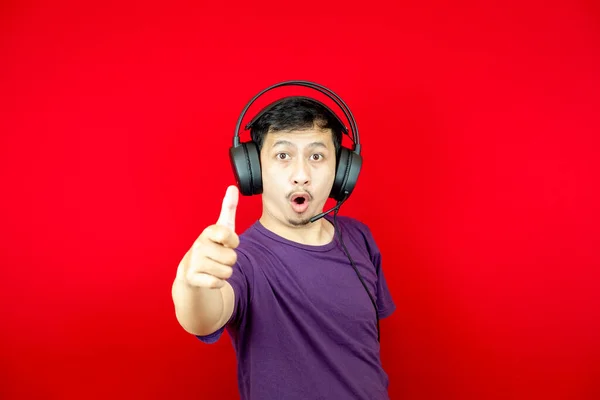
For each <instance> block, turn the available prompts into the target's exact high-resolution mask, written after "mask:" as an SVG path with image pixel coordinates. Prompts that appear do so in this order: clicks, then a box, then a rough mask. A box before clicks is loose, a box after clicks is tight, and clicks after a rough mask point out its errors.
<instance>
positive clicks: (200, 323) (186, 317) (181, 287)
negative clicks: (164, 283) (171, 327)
mask: <svg viewBox="0 0 600 400" xmlns="http://www.w3.org/2000/svg"><path fill="white" fill-rule="evenodd" d="M172 296H173V303H174V304H175V315H176V317H177V321H178V322H179V324H180V325H181V326H182V327H183V329H185V330H186V331H187V332H189V333H191V334H194V335H199V336H203V335H208V334H211V333H213V332H214V331H216V330H217V329H218V328H219V327H220V326H219V324H220V321H221V320H222V315H223V310H224V306H223V304H224V303H223V295H222V294H221V290H220V289H210V288H199V287H192V286H190V285H188V284H187V283H186V282H185V281H184V279H182V278H181V277H180V276H177V277H176V278H175V281H174V282H173V288H172Z"/></svg>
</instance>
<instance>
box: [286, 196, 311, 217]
mask: <svg viewBox="0 0 600 400" xmlns="http://www.w3.org/2000/svg"><path fill="white" fill-rule="evenodd" d="M309 200H310V196H309V195H308V194H307V193H297V194H294V195H293V196H292V197H291V199H290V201H291V204H292V208H293V209H294V211H296V212H297V213H301V212H304V211H306V209H307V208H308V203H309Z"/></svg>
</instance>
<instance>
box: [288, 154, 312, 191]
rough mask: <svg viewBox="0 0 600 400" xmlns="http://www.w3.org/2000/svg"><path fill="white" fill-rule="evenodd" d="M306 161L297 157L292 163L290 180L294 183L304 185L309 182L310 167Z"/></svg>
mask: <svg viewBox="0 0 600 400" xmlns="http://www.w3.org/2000/svg"><path fill="white" fill-rule="evenodd" d="M309 168H310V167H309V165H308V162H307V161H306V160H303V159H298V160H297V162H296V163H295V165H294V171H293V173H292V181H293V183H294V185H301V186H305V185H308V184H309V183H310V169H309Z"/></svg>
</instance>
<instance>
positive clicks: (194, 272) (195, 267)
mask: <svg viewBox="0 0 600 400" xmlns="http://www.w3.org/2000/svg"><path fill="white" fill-rule="evenodd" d="M238 198H239V191H238V188H237V187H236V186H229V187H228V188H227V191H226V193H225V197H224V198H223V205H222V206H221V215H219V219H218V220H217V223H216V224H214V225H210V226H208V227H207V228H206V229H204V231H202V234H200V236H199V237H198V239H196V241H195V242H194V244H193V245H192V247H191V249H190V250H189V252H188V256H187V257H184V259H183V261H182V262H183V273H184V280H185V282H186V283H187V284H188V285H190V286H193V287H200V288H212V289H216V288H221V287H223V285H225V280H226V279H229V277H231V274H232V273H233V268H232V267H233V265H234V264H235V263H236V261H237V254H236V253H235V251H234V249H235V248H236V247H237V246H238V245H239V244H240V239H239V237H238V235H237V234H236V233H235V212H236V209H237V205H238Z"/></svg>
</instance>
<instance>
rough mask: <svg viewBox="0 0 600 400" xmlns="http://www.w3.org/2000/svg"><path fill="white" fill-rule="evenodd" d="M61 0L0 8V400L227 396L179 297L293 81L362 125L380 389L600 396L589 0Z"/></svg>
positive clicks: (599, 41)
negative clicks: (263, 104) (378, 278)
mask: <svg viewBox="0 0 600 400" xmlns="http://www.w3.org/2000/svg"><path fill="white" fill-rule="evenodd" d="M36 3H38V4H36ZM52 3H53V4H52V5H44V4H42V2H35V1H33V2H27V3H25V2H21V3H20V2H14V1H13V2H10V1H9V2H3V3H2V5H1V6H0V60H1V61H0V99H1V100H0V113H1V115H0V133H1V135H0V171H1V185H2V196H1V197H0V198H1V200H0V201H1V202H2V204H1V211H0V212H1V214H0V221H1V226H2V229H1V233H0V235H1V236H0V251H1V253H0V254H1V259H0V265H1V272H0V299H1V301H2V303H1V307H2V308H1V309H0V312H1V324H2V327H1V329H0V354H1V357H0V397H1V398H3V399H17V398H44V399H52V398H57V399H58V398H60V399H67V398H78V399H80V398H103V399H104V398H113V399H114V398H125V397H126V398H156V399H165V398H180V399H186V398H187V399H194V398H200V399H213V398H221V399H234V398H236V397H237V387H236V375H235V357H234V353H233V350H232V348H231V345H230V342H229V339H228V338H227V337H225V338H224V340H222V341H221V342H219V343H218V344H216V345H213V346H208V345H203V344H201V343H200V342H198V341H197V340H196V339H195V338H193V337H191V336H189V335H188V334H186V333H185V332H184V331H183V330H182V329H181V328H180V327H179V326H178V324H177V321H176V319H175V316H174V311H173V306H172V302H171V294H170V287H171V282H172V279H173V277H174V275H175V269H176V267H177V264H178V262H179V260H180V259H181V257H182V256H183V254H184V252H185V251H186V250H187V248H188V247H189V246H190V245H191V243H192V241H193V240H194V239H195V237H196V236H197V235H199V234H200V232H201V231H202V229H203V228H204V227H205V226H207V225H208V224H212V223H214V222H215V221H216V218H217V217H218V213H219V209H220V203H221V199H222V196H223V193H224V190H225V188H226V186H227V185H228V184H230V183H231V182H232V180H233V178H232V173H231V170H230V168H229V161H228V159H227V150H228V146H229V145H230V142H231V136H232V133H233V130H234V126H235V122H236V119H237V117H238V115H239V112H240V111H241V109H242V107H243V106H244V105H245V103H246V102H247V101H248V100H249V98H250V97H252V96H253V95H254V94H255V93H257V92H258V91H259V90H261V89H262V88H264V87H266V86H268V85H270V84H272V83H275V82H277V81H280V80H284V79H308V80H314V81H317V82H319V83H322V84H325V85H327V86H329V87H330V88H332V89H333V90H335V91H336V92H338V94H340V95H341V96H342V97H343V98H344V99H345V100H346V102H347V103H348V104H349V105H350V107H351V109H352V111H353V112H354V114H355V116H356V118H357V120H358V123H359V127H360V129H361V133H362V137H361V138H362V142H363V146H364V148H363V156H364V160H365V162H364V169H363V173H362V175H361V177H360V179H359V184H358V187H357V189H356V190H355V192H354V194H353V196H352V198H351V199H350V200H349V201H348V202H347V203H346V204H345V206H344V207H343V208H342V212H341V214H345V215H353V216H355V217H357V218H359V219H361V220H363V221H365V222H367V223H368V224H369V225H370V226H371V229H372V231H373V233H374V235H375V237H376V239H377V240H378V243H379V245H380V248H381V250H382V253H383V260H384V263H385V266H384V269H385V272H386V274H387V277H388V280H389V286H390V288H391V290H392V292H393V295H394V298H395V301H396V303H397V306H398V308H397V312H396V313H395V314H394V315H393V317H391V318H390V319H388V320H385V321H383V323H382V358H383V363H384V366H385V368H386V370H387V371H388V373H389V376H390V380H391V385H390V395H391V397H392V399H598V398H600V294H598V293H599V291H600V290H599V289H598V287H599V280H600V279H599V278H600V273H599V267H600V252H599V248H600V229H599V228H598V223H599V222H600V213H599V211H598V210H599V208H600V207H599V203H600V201H599V200H600V199H599V197H600V196H599V189H598V180H599V167H598V164H599V162H598V158H599V156H600V139H599V132H600V122H599V113H600V112H599V106H600V95H599V93H600V78H599V76H600V72H599V71H600V56H599V55H600V8H599V7H598V3H597V2H594V1H585V2H584V1H579V2H574V1H567V0H563V1H556V2H547V1H545V2H542V1H539V2H531V1H512V2H498V3H497V4H493V3H490V2H470V3H469V2H459V3H457V2H441V1H438V2H435V1H427V2H421V1H414V2H412V3H408V2H404V3H402V4H396V2H392V1H390V2H389V3H388V4H379V5H377V6H376V7H375V6H374V3H373V2H369V3H368V5H367V4H362V5H358V4H356V5H354V6H350V5H348V4H347V2H342V1H339V2H337V4H334V3H330V2H324V1H318V2H316V1H315V2H303V3H302V4H300V3H298V2H292V3H285V2H281V1H280V2H272V3H271V4H269V5H260V6H259V5H256V4H254V2H244V4H239V5H238V6H237V7H233V6H232V5H231V4H227V2H211V3H217V4H210V5H198V4H195V2H189V3H190V4H184V3H183V2H173V1H171V2H160V3H159V2H155V3H154V4H148V3H145V2H138V3H134V2H129V3H128V4H125V5H124V4H121V2H107V3H105V4H103V5H97V6H91V5H89V4H88V2H72V3H70V4H68V3H66V2H52ZM449 3H454V4H453V5H448V4H449ZM483 4H487V5H483ZM492 4H493V5H492ZM279 93H280V94H281V93H287V92H286V91H285V90H283V91H281V92H279ZM302 93H311V92H302ZM276 96H277V95H276V94H275V93H273V98H274V97H276ZM265 101H267V100H265ZM258 107H259V105H257V108H258ZM255 110H256V109H255ZM259 212H260V198H242V199H241V204H240V208H239V209H238V219H237V225H238V227H239V230H240V231H242V230H243V229H245V228H246V227H248V226H249V225H250V224H251V223H252V222H253V221H254V220H255V219H256V218H258V216H259Z"/></svg>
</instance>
